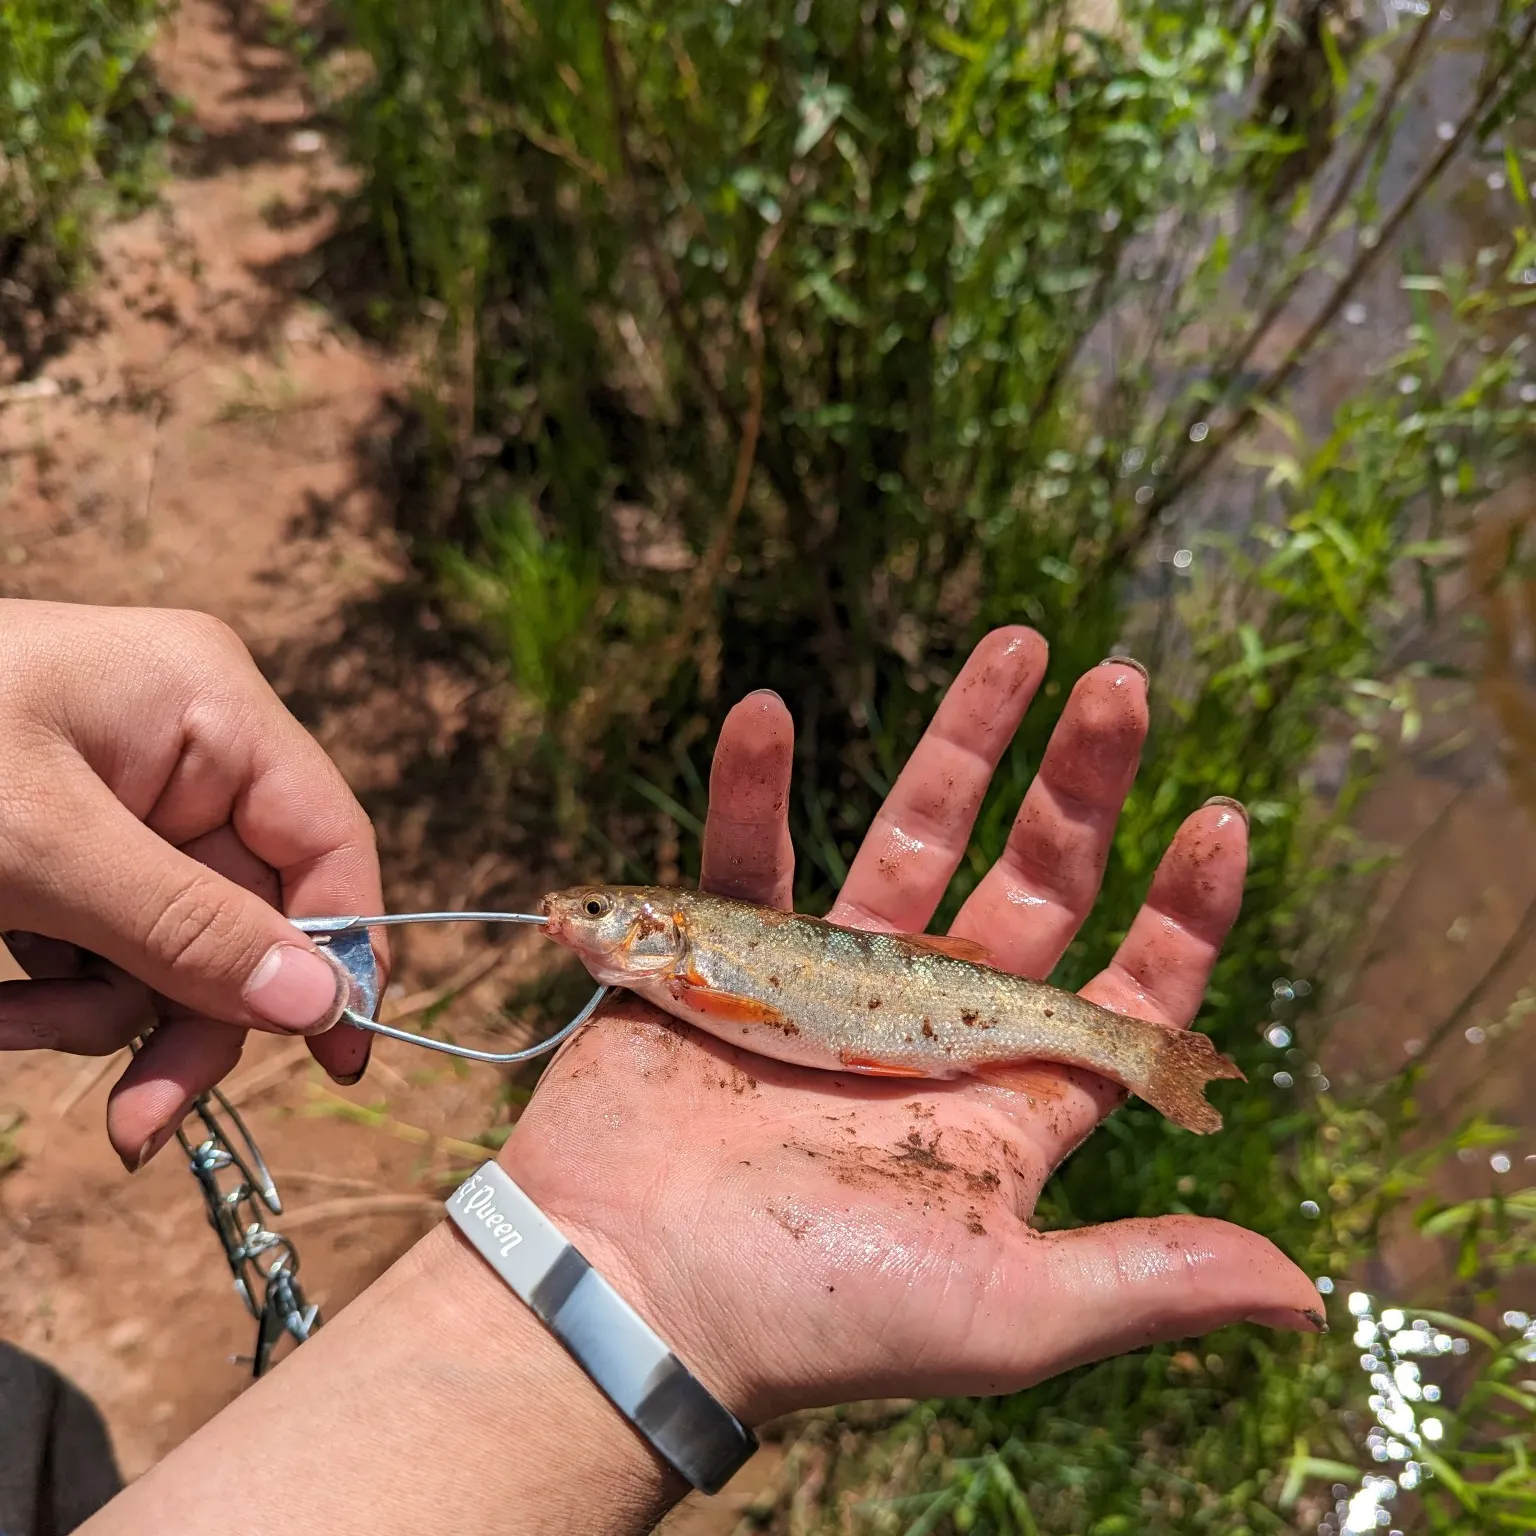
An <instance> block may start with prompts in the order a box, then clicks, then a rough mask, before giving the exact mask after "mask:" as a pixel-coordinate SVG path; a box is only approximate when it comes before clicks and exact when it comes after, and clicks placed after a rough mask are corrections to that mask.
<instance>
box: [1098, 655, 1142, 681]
mask: <svg viewBox="0 0 1536 1536" xmlns="http://www.w3.org/2000/svg"><path fill="white" fill-rule="evenodd" d="M1099 665H1100V666H1101V667H1129V668H1130V669H1131V670H1132V671H1133V672H1140V673H1141V680H1142V682H1144V683H1145V684H1146V685H1147V687H1148V688H1149V689H1150V688H1151V686H1152V674H1151V673H1150V672H1148V671H1147V669H1146V668H1145V667H1144V666H1142V664H1141V663H1140V662H1139V661H1137V660H1136V658H1135V657H1134V656H1106V657H1105V658H1104V660H1103V661H1101V662H1100V663H1099Z"/></svg>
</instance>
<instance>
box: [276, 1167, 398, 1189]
mask: <svg viewBox="0 0 1536 1536" xmlns="http://www.w3.org/2000/svg"><path fill="white" fill-rule="evenodd" d="M272 1182H273V1183H274V1184H276V1185H277V1187H278V1188H279V1189H286V1188H287V1187H288V1186H289V1185H290V1184H298V1185H304V1184H314V1185H319V1186H320V1188H322V1189H340V1190H346V1191H348V1192H349V1193H351V1194H354V1195H390V1194H398V1193H399V1191H398V1190H391V1189H386V1188H385V1187H384V1186H383V1185H382V1184H378V1183H375V1182H374V1181H373V1180H372V1179H349V1178H347V1177H346V1176H345V1175H343V1174H339V1173H321V1172H319V1171H318V1170H317V1169H314V1168H285V1169H281V1170H279V1169H277V1168H274V1169H273V1170H272Z"/></svg>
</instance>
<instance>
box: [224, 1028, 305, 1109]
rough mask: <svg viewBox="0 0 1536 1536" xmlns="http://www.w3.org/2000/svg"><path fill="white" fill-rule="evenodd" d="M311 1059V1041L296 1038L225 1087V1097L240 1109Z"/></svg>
mask: <svg viewBox="0 0 1536 1536" xmlns="http://www.w3.org/2000/svg"><path fill="white" fill-rule="evenodd" d="M309 1059H310V1055H309V1042H308V1041H307V1040H295V1041H293V1042H292V1043H291V1044H289V1045H287V1046H285V1047H284V1048H283V1049H282V1050H281V1051H279V1052H278V1053H277V1055H275V1056H274V1057H273V1058H272V1059H271V1060H270V1061H264V1062H262V1064H261V1065H260V1066H259V1067H252V1068H251V1070H250V1071H249V1072H245V1073H242V1074H241V1076H239V1077H237V1078H235V1079H234V1081H233V1082H231V1083H230V1084H229V1086H228V1087H226V1088H225V1090H224V1097H225V1098H227V1099H228V1100H229V1102H230V1103H231V1104H233V1105H234V1106H235V1107H236V1108H237V1109H238V1108H239V1107H240V1105H242V1104H244V1103H246V1102H247V1101H249V1100H251V1099H254V1098H255V1097H256V1095H257V1094H259V1093H265V1092H266V1090H267V1089H268V1088H271V1087H273V1086H274V1085H275V1084H277V1083H280V1082H282V1080H283V1079H284V1078H285V1077H287V1076H288V1074H289V1073H290V1072H292V1071H293V1069H294V1068H295V1067H297V1066H302V1065H303V1063H304V1062H306V1061H308V1060H309Z"/></svg>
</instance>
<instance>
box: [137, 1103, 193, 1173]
mask: <svg viewBox="0 0 1536 1536" xmlns="http://www.w3.org/2000/svg"><path fill="white" fill-rule="evenodd" d="M191 1107H192V1104H191V1101H190V1100H188V1102H187V1103H185V1104H183V1105H182V1107H181V1108H180V1109H179V1110H177V1111H176V1115H175V1117H174V1118H173V1119H172V1121H171V1123H170V1124H169V1125H166V1126H162V1127H161V1128H160V1129H159V1130H158V1131H156V1132H155V1133H154V1135H153V1136H146V1137H145V1138H144V1145H143V1146H141V1147H140V1148H139V1155H138V1156H137V1157H135V1158H134V1159H133V1160H132V1161H131V1162H130V1161H129V1160H128V1159H127V1158H126V1157H125V1158H124V1159H123V1167H125V1168H126V1169H127V1170H128V1172H129V1173H137V1172H138V1171H139V1170H140V1169H141V1168H143V1166H144V1165H145V1164H146V1163H147V1162H149V1160H150V1159H151V1158H152V1157H154V1156H155V1155H156V1154H157V1153H158V1152H159V1151H160V1150H161V1149H162V1148H163V1147H164V1146H165V1144H166V1142H168V1141H169V1140H170V1139H171V1137H172V1136H174V1135H175V1134H176V1128H177V1127H178V1126H179V1125H180V1124H181V1122H182V1121H183V1120H184V1119H185V1118H186V1114H187V1111H188V1110H189V1109H190V1108H191Z"/></svg>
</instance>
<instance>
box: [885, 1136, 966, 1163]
mask: <svg viewBox="0 0 1536 1536" xmlns="http://www.w3.org/2000/svg"><path fill="white" fill-rule="evenodd" d="M943 1135H944V1133H943V1132H942V1131H935V1132H934V1133H933V1136H932V1137H931V1138H930V1139H929V1140H928V1141H926V1142H925V1141H924V1140H923V1137H922V1133H921V1132H920V1131H910V1132H909V1133H908V1134H907V1136H906V1138H905V1140H903V1141H900V1142H898V1143H897V1146H896V1153H895V1159H894V1160H895V1161H896V1162H898V1163H907V1164H910V1165H911V1166H913V1167H915V1168H927V1169H931V1170H932V1171H933V1172H934V1173H953V1172H954V1171H955V1168H956V1164H954V1163H952V1162H950V1161H949V1159H948V1158H946V1157H944V1156H942V1155H941V1153H940V1152H939V1142H940V1140H941V1139H942V1138H943Z"/></svg>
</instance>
